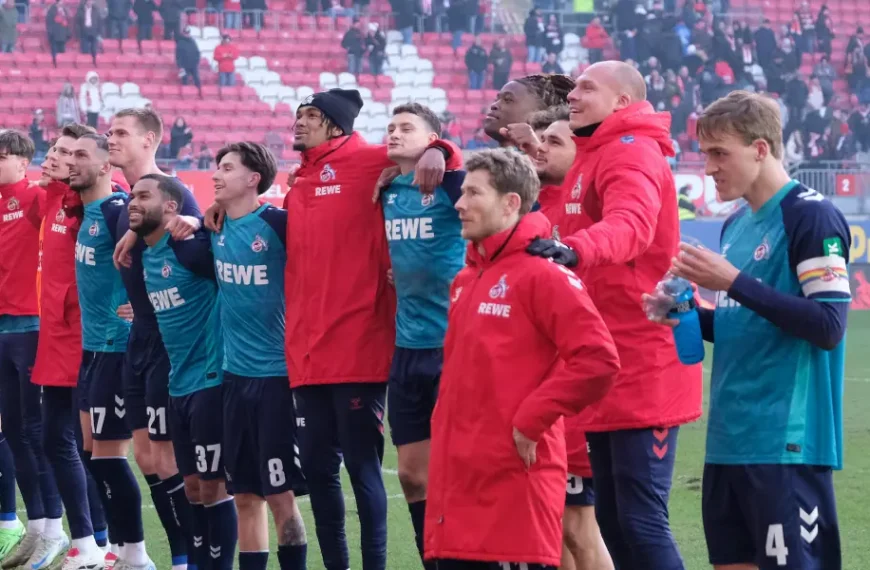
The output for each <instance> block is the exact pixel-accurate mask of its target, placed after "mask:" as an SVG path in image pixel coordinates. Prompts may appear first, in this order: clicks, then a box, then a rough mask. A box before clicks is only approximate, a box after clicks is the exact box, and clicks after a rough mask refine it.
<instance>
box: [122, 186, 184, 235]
mask: <svg viewBox="0 0 870 570" xmlns="http://www.w3.org/2000/svg"><path fill="white" fill-rule="evenodd" d="M177 207H178V204H176V203H175V202H173V201H169V200H166V199H165V197H164V195H163V192H161V191H160V188H158V183H157V181H156V180H152V179H150V178H146V179H145V180H140V181H139V182H137V183H136V185H135V186H133V190H132V192H130V208H129V209H130V229H131V230H133V231H134V232H136V233H137V234H139V235H140V236H147V235H148V234H150V233H151V232H153V231H154V230H156V229H157V228H159V227H160V225H161V224H162V223H163V214H164V212H166V211H167V210H170V211H174V208H177Z"/></svg>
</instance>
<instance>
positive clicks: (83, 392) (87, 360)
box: [74, 350, 96, 414]
mask: <svg viewBox="0 0 870 570" xmlns="http://www.w3.org/2000/svg"><path fill="white" fill-rule="evenodd" d="M94 354H96V353H95V352H93V351H90V350H84V351H82V363H81V364H80V365H79V380H78V382H77V383H76V387H75V394H74V398H75V400H74V401H75V405H76V407H77V408H78V409H79V411H80V412H85V413H86V414H89V413H91V407H90V405H89V404H88V391H89V390H90V385H89V382H90V377H89V376H88V368H90V366H91V362H93V361H94Z"/></svg>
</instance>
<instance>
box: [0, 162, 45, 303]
mask: <svg viewBox="0 0 870 570" xmlns="http://www.w3.org/2000/svg"><path fill="white" fill-rule="evenodd" d="M44 202H45V190H44V189H43V188H41V187H40V186H37V185H35V184H32V183H31V182H30V181H29V180H27V179H26V178H25V179H24V180H21V181H20V182H17V183H15V184H8V185H3V186H0V291H2V294H0V315H14V316H34V317H35V316H37V315H39V302H38V300H37V295H36V273H37V267H38V265H39V227H40V225H41V224H42V216H41V211H42V207H43V206H44Z"/></svg>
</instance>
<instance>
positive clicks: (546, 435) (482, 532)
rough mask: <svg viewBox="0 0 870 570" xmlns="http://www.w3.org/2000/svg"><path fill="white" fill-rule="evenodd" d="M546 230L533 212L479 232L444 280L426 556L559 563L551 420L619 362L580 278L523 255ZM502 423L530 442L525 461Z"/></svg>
mask: <svg viewBox="0 0 870 570" xmlns="http://www.w3.org/2000/svg"><path fill="white" fill-rule="evenodd" d="M548 235H550V225H549V223H548V222H547V220H546V218H545V217H544V216H543V215H542V214H540V213H534V214H528V215H526V216H525V217H523V218H522V220H521V221H520V223H519V225H518V226H517V227H516V229H515V230H507V231H505V232H502V233H500V234H497V235H495V236H492V237H490V238H487V239H486V240H484V241H483V242H482V243H481V244H480V246H481V247H482V250H483V252H485V253H481V251H479V250H478V248H476V247H474V246H472V247H469V250H468V266H467V267H466V268H465V269H463V270H462V271H461V272H460V273H459V275H457V277H456V279H455V281H454V283H453V286H452V290H451V307H450V311H449V315H448V325H447V335H446V338H445V341H444V368H443V372H442V375H441V385H440V389H439V396H438V403H437V404H436V406H435V411H434V413H433V416H432V442H431V445H432V447H431V456H430V464H429V465H430V466H429V488H428V492H427V495H428V498H427V501H428V502H427V505H426V535H425V550H426V558H427V559H439V558H440V559H445V558H446V559H462V560H477V561H488V562H525V563H537V564H548V565H558V564H559V559H560V555H561V552H562V512H563V511H564V508H565V482H566V478H567V468H566V462H565V439H564V431H563V425H562V424H563V422H562V419H561V418H562V416H566V415H574V414H576V413H577V412H579V411H580V410H581V409H583V408H584V407H585V406H587V405H589V404H591V403H592V402H595V401H596V400H599V399H600V398H601V397H602V396H603V395H604V394H605V393H606V392H607V390H608V389H609V387H610V385H611V382H612V378H613V377H614V376H615V374H616V372H617V371H618V370H619V359H618V357H617V355H616V349H615V347H614V345H613V341H612V339H611V337H610V333H608V332H607V328H606V327H605V325H604V322H603V321H602V319H601V317H600V316H599V314H598V311H597V310H596V309H595V306H594V305H593V304H592V301H591V299H590V298H589V296H588V294H587V292H586V290H585V287H584V286H583V284H582V283H581V282H580V280H579V279H577V277H576V276H575V275H574V274H573V273H572V272H571V271H569V270H567V269H565V268H563V267H561V266H558V265H556V264H553V263H551V262H549V261H547V260H545V259H541V258H536V257H532V256H530V255H528V254H526V253H525V248H526V247H527V246H528V244H529V243H530V242H531V241H532V240H533V239H534V238H535V237H537V236H548ZM493 252H496V253H495V254H493ZM490 256H492V257H490ZM514 428H516V429H517V430H519V431H520V433H522V434H523V435H525V436H526V437H528V438H529V439H531V440H533V441H536V442H537V460H536V462H535V463H534V464H532V466H531V469H529V470H527V469H526V467H525V465H524V464H523V461H522V459H520V456H519V454H518V453H517V449H516V446H515V444H514V440H513V436H512V434H513V429H514Z"/></svg>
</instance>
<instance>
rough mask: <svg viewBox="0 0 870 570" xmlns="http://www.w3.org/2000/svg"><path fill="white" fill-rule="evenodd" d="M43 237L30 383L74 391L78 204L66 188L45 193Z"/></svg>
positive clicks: (78, 347) (78, 339) (78, 328)
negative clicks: (36, 342)
mask: <svg viewBox="0 0 870 570" xmlns="http://www.w3.org/2000/svg"><path fill="white" fill-rule="evenodd" d="M46 191H47V196H46V206H45V209H44V212H45V218H44V223H43V235H42V263H41V264H40V267H41V272H42V286H41V287H40V309H41V314H40V326H39V345H38V347H37V351H36V364H35V365H34V366H33V376H32V378H31V381H32V382H33V383H34V384H38V385H41V386H66V387H72V386H75V385H76V384H77V382H78V376H79V366H80V365H81V359H82V322H81V313H80V311H79V301H78V290H77V289H76V265H75V247H76V235H77V234H78V231H79V228H80V227H81V224H82V215H83V211H82V202H81V200H80V199H79V196H78V194H76V193H75V192H73V191H72V190H70V189H69V187H68V186H67V185H66V184H63V183H61V182H52V183H50V184H49V185H48V187H47V188H46Z"/></svg>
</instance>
